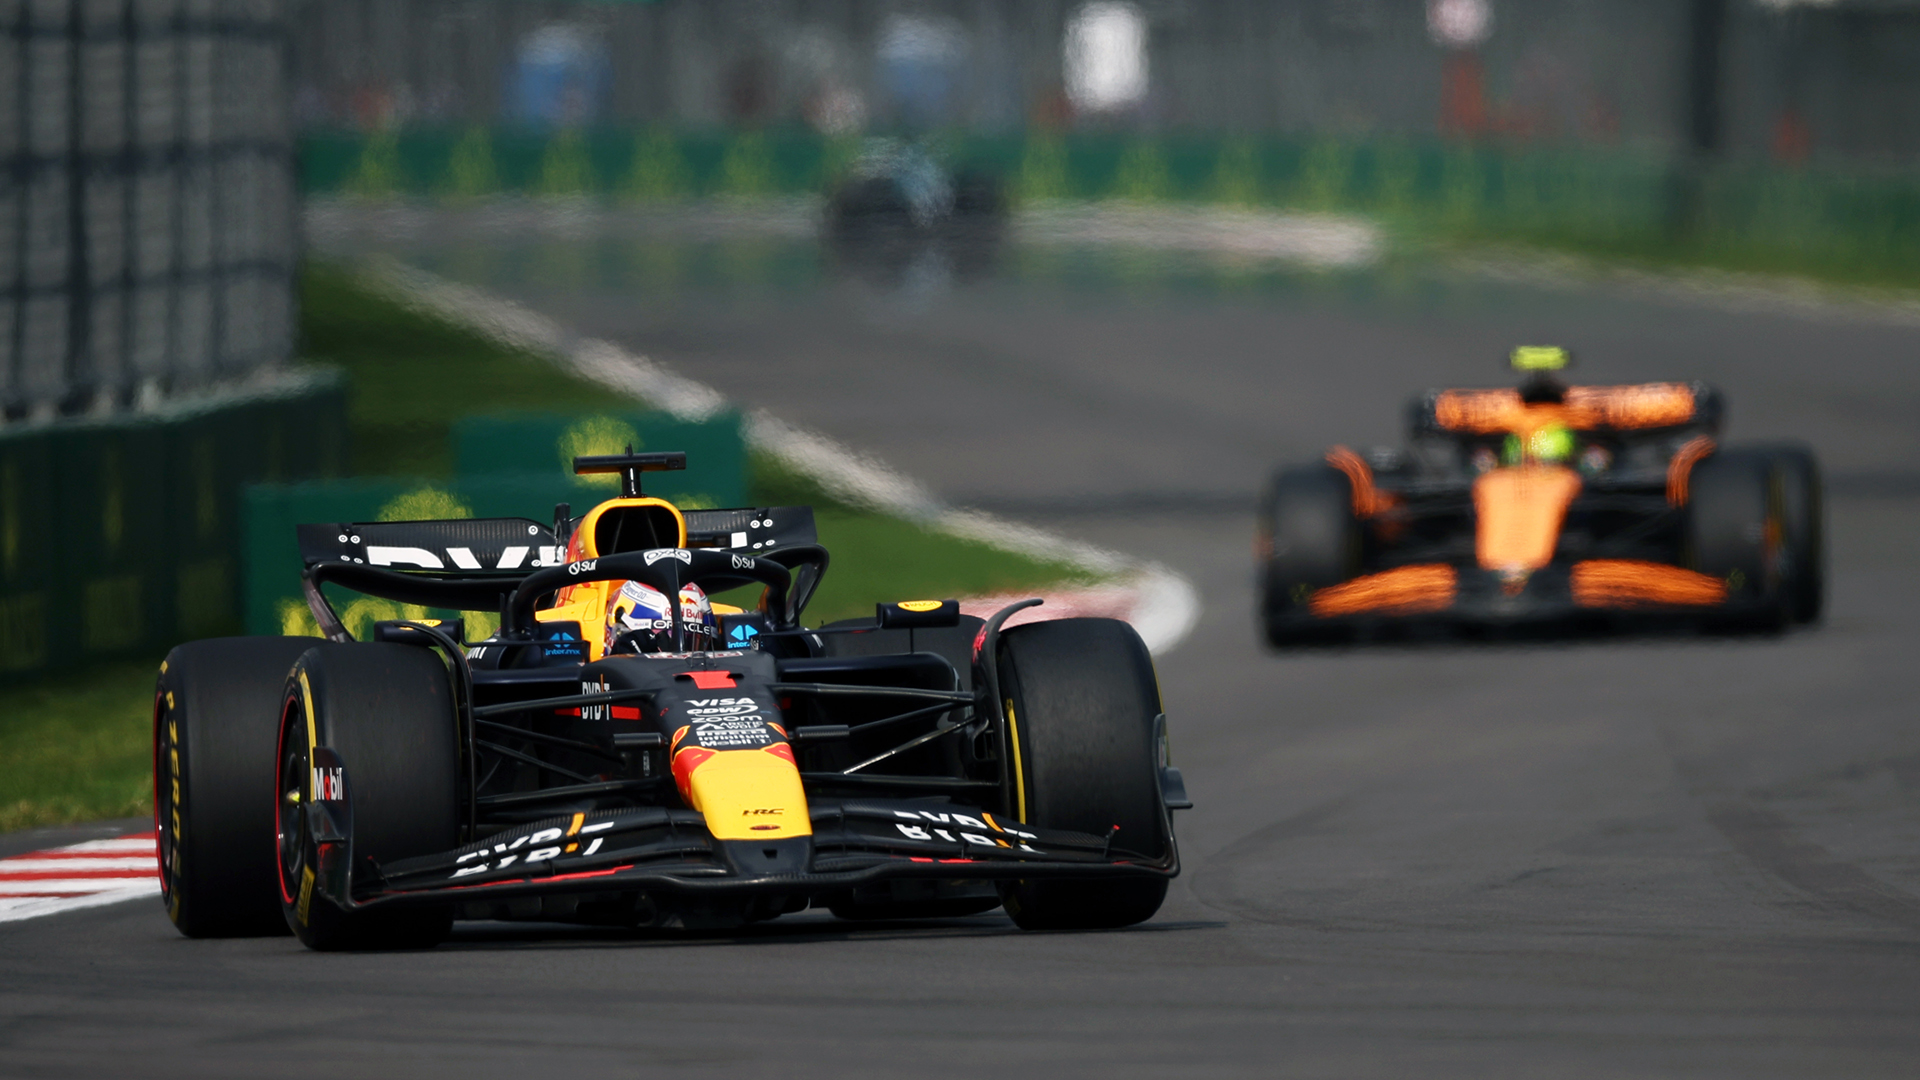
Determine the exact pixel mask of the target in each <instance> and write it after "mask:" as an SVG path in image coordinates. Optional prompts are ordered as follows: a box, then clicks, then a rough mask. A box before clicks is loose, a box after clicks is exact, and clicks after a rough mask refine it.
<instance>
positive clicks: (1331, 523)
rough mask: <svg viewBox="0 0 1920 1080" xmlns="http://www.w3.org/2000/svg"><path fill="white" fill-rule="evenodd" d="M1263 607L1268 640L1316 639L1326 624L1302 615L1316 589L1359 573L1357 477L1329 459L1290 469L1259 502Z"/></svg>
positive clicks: (1279, 642)
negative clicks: (1354, 479) (1315, 623)
mask: <svg viewBox="0 0 1920 1080" xmlns="http://www.w3.org/2000/svg"><path fill="white" fill-rule="evenodd" d="M1258 528H1259V533H1258V538H1257V544H1258V551H1259V553H1260V556H1261V566H1260V613H1261V621H1262V623H1263V625H1264V627H1265V629H1266V635H1267V642H1268V643H1269V644H1271V645H1274V646H1284V645H1291V644H1298V643H1303V642H1310V641H1314V640H1319V639H1322V638H1324V637H1326V636H1327V634H1326V631H1325V628H1321V627H1315V626H1313V625H1312V624H1311V623H1309V622H1306V621H1305V620H1306V619H1308V618H1309V616H1308V615H1307V611H1306V608H1307V600H1308V598H1309V597H1311V596H1312V595H1313V592H1314V590H1315V589H1321V588H1325V587H1326V586H1328V585H1337V584H1339V583H1340V582H1342V581H1346V580H1348V579H1349V578H1352V577H1354V576H1355V575H1356V574H1358V573H1359V572H1360V542H1361V536H1360V519H1359V517H1357V516H1356V515H1355V514H1354V512H1353V482H1352V481H1351V480H1349V479H1347V476H1346V474H1345V473H1342V472H1341V471H1340V470H1338V469H1335V468H1333V467H1332V466H1330V465H1309V466H1306V467H1303V468H1296V469H1286V470H1283V471H1282V472H1280V473H1279V474H1278V475H1276V476H1275V477H1274V478H1273V481H1272V482H1271V483H1270V484H1268V486H1267V490H1266V493H1265V495H1264V496H1263V497H1262V499H1261V500H1260V521H1259V526H1258Z"/></svg>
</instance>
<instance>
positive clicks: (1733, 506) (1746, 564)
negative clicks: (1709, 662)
mask: <svg viewBox="0 0 1920 1080" xmlns="http://www.w3.org/2000/svg"><path fill="white" fill-rule="evenodd" d="M1781 472H1782V470H1781V469H1780V468H1779V467H1778V465H1777V463H1776V459H1775V457H1774V455H1772V454H1770V453H1768V452H1766V451H1764V450H1746V449H1738V450H1725V451H1721V452H1719V453H1715V454H1713V455H1711V456H1709V457H1707V458H1706V459H1704V460H1702V461H1701V462H1700V463H1699V464H1698V465H1695V466H1694V467H1693V473H1692V475H1691V476H1690V477H1689V478H1688V481H1687V490H1688V494H1687V515H1686V538H1687V547H1688V550H1689V551H1690V552H1691V556H1692V566H1693V569H1695V570H1697V571H1699V572H1700V573H1702V574H1706V575H1708V576H1710V577H1716V578H1719V579H1720V580H1722V581H1724V582H1726V585H1727V614H1726V617H1725V618H1722V619H1718V620H1715V621H1716V622H1718V623H1719V624H1720V625H1721V626H1723V627H1725V628H1727V629H1731V630H1744V631H1758V632H1762V633H1770V632H1777V631H1779V630H1781V629H1783V628H1784V627H1785V625H1786V622H1787V619H1788V616H1789V614H1790V598H1789V596H1788V594H1787V582H1786V581H1785V580H1784V573H1783V571H1784V570H1785V567H1786V562H1787V559H1786V558H1785V555H1784V549H1785V545H1786V540H1787V529H1786V520H1785V519H1786V506H1785V502H1786V499H1785V493H1784V485H1783V484H1782V482H1781Z"/></svg>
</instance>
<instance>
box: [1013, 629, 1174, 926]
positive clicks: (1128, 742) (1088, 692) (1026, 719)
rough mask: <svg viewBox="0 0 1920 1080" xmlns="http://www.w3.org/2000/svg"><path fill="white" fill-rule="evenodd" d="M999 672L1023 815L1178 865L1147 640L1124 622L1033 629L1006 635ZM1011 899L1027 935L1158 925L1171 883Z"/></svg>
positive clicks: (1055, 884) (1038, 883) (1027, 886)
mask: <svg viewBox="0 0 1920 1080" xmlns="http://www.w3.org/2000/svg"><path fill="white" fill-rule="evenodd" d="M999 666H1000V667H999V670H1000V690H1001V694H1002V695H1003V697H1004V698H1005V700H1004V701H1003V702H1002V703H1001V706H1002V708H1004V709H1005V710H1006V715H1007V726H1008V728H1009V735H1010V736H1011V738H1010V739H1009V741H1010V742H1011V743H1012V745H1013V751H1014V761H1013V763H1012V768H1013V771H1014V775H1015V777H1016V782H1017V784H1018V789H1017V791H1016V792H1015V798H1016V803H1017V805H1016V806H1015V811H1016V814H1017V816H1018V817H1019V818H1020V819H1021V820H1022V821H1024V822H1026V823H1028V824H1031V825H1040V826H1044V827H1046V828H1050V829H1071V830H1074V831H1076V832H1083V833H1090V834H1092V835H1094V836H1100V837H1105V836H1107V835H1108V834H1109V833H1111V834H1112V837H1113V840H1112V846H1113V850H1114V851H1116V852H1126V853H1128V854H1130V855H1135V856H1140V857H1143V858H1146V859H1149V860H1158V859H1163V858H1166V857H1168V856H1170V855H1171V854H1172V845H1173V837H1172V835H1171V833H1170V832H1169V830H1168V827H1167V821H1168V817H1167V809H1166V799H1165V796H1164V794H1163V793H1162V792H1161V788H1160V760H1161V753H1160V751H1161V748H1160V746H1159V745H1158V744H1159V739H1160V737H1161V736H1160V732H1159V730H1158V725H1157V723H1156V718H1157V717H1158V716H1159V715H1160V688H1159V684H1158V683H1157V681H1156V680H1155V678H1154V673H1153V661H1152V660H1151V658H1149V657H1148V655H1147V647H1146V645H1145V644H1144V643H1142V642H1141V640H1140V635H1138V634H1136V633H1134V631H1133V628H1132V627H1131V626H1128V625H1127V624H1126V623H1123V622H1120V621H1119V620H1117V619H1060V620H1057V621H1053V622H1039V623H1029V624H1027V625H1025V626H1016V627H1014V628H1013V629H1011V630H1008V631H1006V632H1005V633H1004V634H1002V635H1001V637H1000V650H999ZM1116 826H1117V829H1116ZM1000 895H1001V901H1002V902H1003V903H1004V904H1005V905H1006V908H1007V914H1009V915H1011V916H1012V917H1013V921H1014V922H1015V923H1017V924H1019V925H1020V927H1021V928H1022V929H1026V930H1092V929H1104V928H1109V927H1117V926H1131V925H1133V924H1134V923H1138V922H1143V921H1145V920H1146V919H1148V918H1151V917H1152V915H1153V913H1154V912H1156V911H1158V910H1160V902H1161V901H1162V900H1164V899H1165V898H1166V895H1167V882H1166V880H1165V879H1164V878H1128V879H1119V880H1103V881H1091V880H1081V881H1075V880H1070V879H1054V880H1033V881H1018V882H1012V883H1009V884H1007V885H1004V886H1002V887H1001V894H1000Z"/></svg>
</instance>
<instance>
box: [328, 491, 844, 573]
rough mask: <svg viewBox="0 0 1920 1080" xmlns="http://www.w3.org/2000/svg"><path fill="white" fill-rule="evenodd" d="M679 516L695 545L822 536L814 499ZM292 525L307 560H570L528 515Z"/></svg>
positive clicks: (430, 564) (533, 565) (393, 565)
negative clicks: (802, 503) (808, 503)
mask: <svg viewBox="0 0 1920 1080" xmlns="http://www.w3.org/2000/svg"><path fill="white" fill-rule="evenodd" d="M682 516H684V517H685V518H686V520H687V546H688V547H692V548H730V549H733V550H737V551H753V552H759V553H761V554H765V553H767V552H768V551H769V550H772V549H778V548H790V547H800V546H803V545H809V544H816V543H818V542H819V533H818V532H817V531H816V530H815V528H814V523H813V507H811V506H762V507H746V508H742V509H733V510H686V511H682ZM575 521H578V519H575ZM296 529H297V535H298V537H299V543H300V561H301V563H302V564H303V565H305V566H308V567H312V566H317V565H319V564H321V563H350V564H353V565H355V566H372V567H383V568H386V569H391V570H405V571H411V572H414V573H419V574H423V575H431V576H440V575H446V576H458V577H463V578H464V577H473V576H476V575H479V576H493V575H501V576H509V575H510V576H512V577H515V578H520V577H525V576H526V575H528V574H530V573H532V572H533V571H535V570H541V569H545V568H546V567H549V566H560V565H562V564H564V563H565V562H566V561H567V553H566V545H565V544H564V543H563V542H561V540H560V539H559V538H557V537H555V536H554V534H553V531H552V530H551V529H549V528H547V527H546V526H544V525H541V524H540V523H539V522H537V521H533V520H530V519H528V518H456V519H451V520H446V521H356V522H328V523H322V524H316V525H300V526H297V527H296Z"/></svg>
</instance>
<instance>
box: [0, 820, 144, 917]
mask: <svg viewBox="0 0 1920 1080" xmlns="http://www.w3.org/2000/svg"><path fill="white" fill-rule="evenodd" d="M159 892H160V876H159V870H158V867H157V865H156V864H155V862H154V834H153V833H151V832H144V833H134V834H133V835H130V836H119V837H114V838H113V839H110V840H88V841H86V842H84V843H79V844H68V845H66V846H65V847H56V848H48V849H46V850H45V851H29V852H27V853H26V854H24V855H16V856H14V857H12V858H9V859H0V923H7V922H18V921H20V920H22V919H33V918H38V917H39V916H42V915H54V914H58V913H60V912H62V911H73V910H75V909H77V908H88V907H98V906H100V905H102V904H117V903H120V902H121V901H124V900H135V899H139V898H141V897H147V896H155V895H158V894H159Z"/></svg>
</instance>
